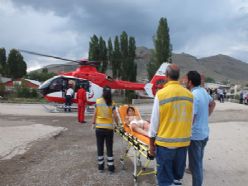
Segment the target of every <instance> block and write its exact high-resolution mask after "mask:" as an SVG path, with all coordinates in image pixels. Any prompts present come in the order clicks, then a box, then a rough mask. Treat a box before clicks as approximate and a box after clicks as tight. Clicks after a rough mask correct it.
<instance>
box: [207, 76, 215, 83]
mask: <svg viewBox="0 0 248 186" xmlns="http://www.w3.org/2000/svg"><path fill="white" fill-rule="evenodd" d="M205 82H206V83H215V80H214V79H213V78H211V77H206V78H205Z"/></svg>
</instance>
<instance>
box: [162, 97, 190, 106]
mask: <svg viewBox="0 0 248 186" xmlns="http://www.w3.org/2000/svg"><path fill="white" fill-rule="evenodd" d="M173 101H190V102H193V99H192V98H189V97H185V96H177V97H171V98H167V99H163V100H161V101H159V105H164V104H166V103H170V102H173Z"/></svg>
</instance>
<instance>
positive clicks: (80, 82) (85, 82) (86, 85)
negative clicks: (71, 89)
mask: <svg viewBox="0 0 248 186" xmlns="http://www.w3.org/2000/svg"><path fill="white" fill-rule="evenodd" d="M81 85H82V87H83V88H84V89H85V90H86V91H87V92H89V89H90V83H89V81H88V80H78V81H77V84H76V88H75V89H76V91H77V90H78V89H79V88H80V86H81Z"/></svg>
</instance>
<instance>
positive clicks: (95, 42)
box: [89, 35, 99, 61]
mask: <svg viewBox="0 0 248 186" xmlns="http://www.w3.org/2000/svg"><path fill="white" fill-rule="evenodd" d="M89 45H90V46H89V60H95V61H98V60H99V39H98V37H97V36H96V35H93V37H91V38H90V43H89Z"/></svg>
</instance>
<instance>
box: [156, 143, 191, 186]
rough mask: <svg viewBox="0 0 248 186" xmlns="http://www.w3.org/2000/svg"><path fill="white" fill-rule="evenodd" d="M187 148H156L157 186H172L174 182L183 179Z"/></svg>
mask: <svg viewBox="0 0 248 186" xmlns="http://www.w3.org/2000/svg"><path fill="white" fill-rule="evenodd" d="M186 155H187V147H180V148H176V149H169V148H166V147H161V146H157V147H156V160H157V179H158V185H159V186H169V185H173V181H174V180H180V179H182V178H183V174H184V169H185V164H186Z"/></svg>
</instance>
